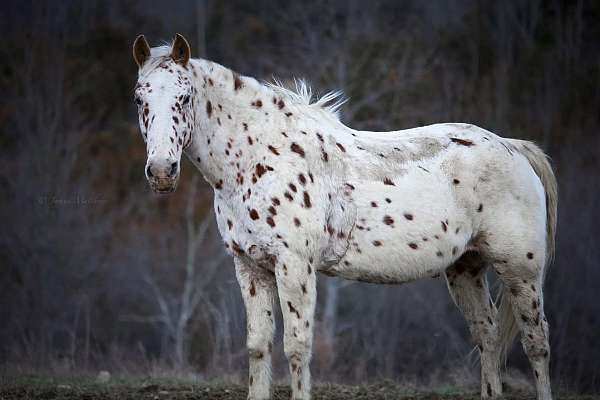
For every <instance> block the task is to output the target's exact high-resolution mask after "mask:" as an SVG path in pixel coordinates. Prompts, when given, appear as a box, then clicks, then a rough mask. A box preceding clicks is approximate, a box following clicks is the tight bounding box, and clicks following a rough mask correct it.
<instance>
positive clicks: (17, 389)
mask: <svg viewBox="0 0 600 400" xmlns="http://www.w3.org/2000/svg"><path fill="white" fill-rule="evenodd" d="M246 395H247V391H246V387H245V386H243V385H239V384H232V383H225V382H202V383H198V382H193V383H190V381H185V380H178V379H139V378H133V379H132V378H116V379H111V380H110V381H109V382H108V383H99V382H98V381H97V380H95V379H93V378H91V377H78V378H54V377H45V376H39V375H26V376H19V377H11V378H8V377H2V378H0V400H13V399H48V400H49V399H65V400H70V399H86V400H103V399H151V400H170V399H177V400H183V399H216V400H219V399H231V400H245V399H246ZM289 398H290V390H289V388H288V387H287V386H281V385H277V386H275V388H274V395H273V399H276V400H283V399H285V400H288V399H289ZM534 398H535V396H534V394H533V393H524V392H509V393H507V394H506V396H505V397H504V399H506V400H511V399H515V400H525V399H534ZM555 398H556V399H559V400H575V399H578V400H584V399H585V400H592V399H600V396H591V395H586V396H579V395H565V394H559V395H558V396H556V397H555ZM313 399H314V400H319V399H322V400H342V399H358V400H391V399H398V400H434V399H440V400H450V399H452V400H454V399H455V400H459V399H461V400H475V399H479V393H478V392H476V391H475V390H471V391H469V390H465V389H463V388H458V387H452V386H449V387H441V388H437V389H436V390H432V391H427V390H423V389H414V388H409V387H407V386H403V385H399V384H396V383H394V382H391V381H382V382H378V383H372V384H366V385H356V386H350V385H338V384H325V383H321V384H317V385H315V387H314V388H313Z"/></svg>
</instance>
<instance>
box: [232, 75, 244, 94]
mask: <svg viewBox="0 0 600 400" xmlns="http://www.w3.org/2000/svg"><path fill="white" fill-rule="evenodd" d="M242 86H244V82H243V81H242V79H241V78H240V76H239V75H238V74H236V73H235V72H234V73H233V90H235V91H238V90H240V89H241V88H242Z"/></svg>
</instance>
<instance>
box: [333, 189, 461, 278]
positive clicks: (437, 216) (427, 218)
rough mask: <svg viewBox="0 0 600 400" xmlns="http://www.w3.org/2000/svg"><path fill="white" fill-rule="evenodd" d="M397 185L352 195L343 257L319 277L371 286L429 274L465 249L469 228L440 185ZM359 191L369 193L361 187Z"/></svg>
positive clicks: (455, 205)
mask: <svg viewBox="0 0 600 400" xmlns="http://www.w3.org/2000/svg"><path fill="white" fill-rule="evenodd" d="M432 186H434V185H411V187H408V185H403V187H398V186H389V185H388V186H384V187H377V188H376V190H365V191H364V192H362V193H365V195H363V196H360V194H361V193H360V192H359V190H360V187H357V189H356V191H357V192H359V193H355V204H356V206H357V211H356V223H355V225H354V227H353V229H352V232H351V234H350V235H349V237H348V247H347V251H346V252H345V254H344V256H343V257H342V258H341V259H340V261H339V262H338V263H336V264H335V265H331V266H329V267H326V268H323V269H324V272H325V273H329V274H333V275H337V276H340V277H344V278H347V279H355V280H362V281H368V282H374V283H400V282H406V281H410V280H414V279H418V278H421V277H426V276H432V275H435V274H437V273H439V272H440V271H443V270H444V269H445V268H446V267H448V266H449V265H451V264H452V263H453V262H454V261H456V260H457V259H458V258H459V257H460V255H461V254H462V253H463V252H464V251H465V250H466V248H467V245H468V243H469V241H470V239H471V237H472V234H473V224H472V221H471V220H470V218H469V217H468V216H467V215H466V213H465V212H464V210H462V208H461V207H460V206H458V205H457V204H456V202H455V199H454V197H453V196H452V194H451V193H450V192H449V190H448V189H447V188H446V187H443V186H442V187H432ZM365 189H372V188H368V187H366V188H365Z"/></svg>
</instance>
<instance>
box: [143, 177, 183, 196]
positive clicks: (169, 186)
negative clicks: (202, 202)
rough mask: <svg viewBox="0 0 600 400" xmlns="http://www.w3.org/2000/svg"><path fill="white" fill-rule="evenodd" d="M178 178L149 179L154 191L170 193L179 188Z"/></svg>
mask: <svg viewBox="0 0 600 400" xmlns="http://www.w3.org/2000/svg"><path fill="white" fill-rule="evenodd" d="M177 181H178V180H177V178H175V179H152V180H148V183H149V184H150V188H151V189H152V191H153V192H154V193H158V194H169V193H173V192H174V191H175V189H177Z"/></svg>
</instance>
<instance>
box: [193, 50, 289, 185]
mask: <svg viewBox="0 0 600 400" xmlns="http://www.w3.org/2000/svg"><path fill="white" fill-rule="evenodd" d="M191 68H192V70H193V72H194V76H195V79H196V82H195V83H196V85H195V86H196V88H197V90H198V92H197V98H196V101H195V114H196V115H195V121H196V126H195V129H194V133H193V139H192V143H191V144H190V146H189V148H188V149H187V150H186V154H187V155H188V157H189V158H190V159H191V160H192V162H193V163H194V164H195V165H196V166H197V167H198V168H199V169H200V171H201V172H202V174H203V175H204V177H205V178H206V180H207V181H208V182H209V183H210V184H211V185H212V186H213V187H214V188H215V189H217V190H223V191H224V192H237V193H240V191H241V190H240V189H241V187H243V186H244V185H243V180H244V179H250V178H249V177H248V175H251V174H248V172H249V171H251V170H252V168H254V166H255V165H256V162H257V160H258V159H260V158H261V157H262V156H263V153H264V152H267V151H269V150H268V146H267V143H268V142H270V141H272V140H274V139H275V135H276V134H278V133H279V132H282V131H283V130H285V129H284V127H286V126H287V127H289V124H290V120H289V117H286V115H285V110H283V107H280V106H281V104H282V103H280V104H279V105H278V104H277V101H278V99H279V98H278V97H277V96H276V95H275V94H274V93H273V91H272V90H271V89H269V88H267V87H265V86H264V85H261V84H260V83H259V82H257V81H256V80H255V79H253V78H248V77H241V76H239V75H237V74H235V73H234V72H233V71H231V70H229V69H227V68H225V67H222V66H220V65H218V64H215V63H212V62H209V61H205V60H192V65H191ZM241 176H243V178H241Z"/></svg>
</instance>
